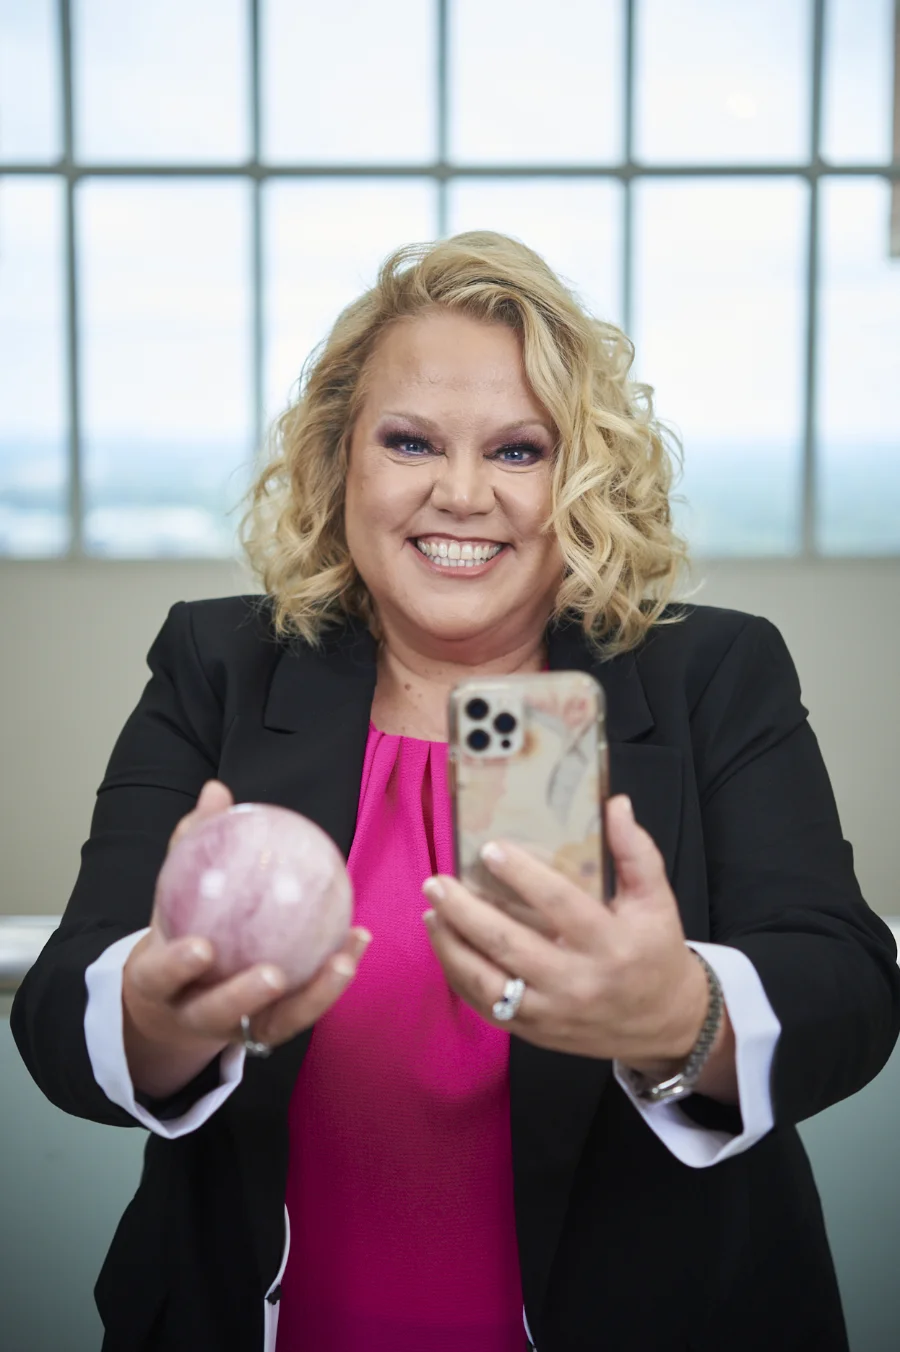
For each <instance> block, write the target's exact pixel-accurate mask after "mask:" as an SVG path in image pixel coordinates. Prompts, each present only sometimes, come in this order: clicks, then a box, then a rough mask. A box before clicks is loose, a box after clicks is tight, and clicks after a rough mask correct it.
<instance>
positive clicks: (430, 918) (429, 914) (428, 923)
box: [422, 911, 437, 929]
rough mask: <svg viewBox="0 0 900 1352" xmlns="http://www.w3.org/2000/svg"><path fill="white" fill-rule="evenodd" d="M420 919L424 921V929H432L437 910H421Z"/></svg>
mask: <svg viewBox="0 0 900 1352" xmlns="http://www.w3.org/2000/svg"><path fill="white" fill-rule="evenodd" d="M422 919H423V920H424V921H425V927H426V929H432V928H433V926H434V922H435V920H437V911H423V912H422Z"/></svg>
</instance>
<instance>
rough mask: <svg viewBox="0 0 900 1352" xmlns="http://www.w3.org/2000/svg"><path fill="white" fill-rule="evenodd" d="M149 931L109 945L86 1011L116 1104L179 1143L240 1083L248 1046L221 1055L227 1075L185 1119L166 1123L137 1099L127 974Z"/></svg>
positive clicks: (94, 1063) (90, 977)
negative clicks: (127, 1025) (126, 1016)
mask: <svg viewBox="0 0 900 1352" xmlns="http://www.w3.org/2000/svg"><path fill="white" fill-rule="evenodd" d="M146 933H147V930H146V929H142V930H138V931H137V932H136V933H134V934H128V935H126V936H125V938H124V939H117V940H116V942H115V943H112V944H110V946H109V948H107V949H104V951H103V952H102V953H101V954H100V957H99V958H97V960H96V962H92V963H91V965H90V967H89V968H88V969H87V971H86V972H85V976H84V980H85V985H86V987H87V997H88V998H87V1008H86V1009H85V1013H84V1038H85V1042H86V1043H87V1051H88V1056H89V1057H90V1062H91V1069H92V1070H93V1072H94V1079H95V1080H96V1081H97V1083H98V1084H99V1086H100V1088H101V1089H102V1090H103V1092H104V1094H105V1095H106V1097H107V1098H108V1099H110V1100H111V1101H112V1102H113V1103H115V1104H118V1106H119V1107H120V1108H124V1109H125V1111H126V1112H127V1113H130V1114H131V1116H132V1117H133V1118H135V1119H136V1120H137V1121H138V1122H140V1124H141V1126H143V1127H146V1128H147V1130H148V1131H152V1132H153V1133H154V1134H155V1135H157V1136H163V1137H165V1138H166V1140H169V1141H173V1140H175V1138H176V1137H178V1136H186V1135H187V1133H188V1132H190V1131H196V1130H197V1128H198V1127H200V1126H202V1125H203V1123H204V1122H205V1121H207V1119H208V1118H210V1117H212V1115H213V1113H214V1112H215V1111H216V1109H217V1108H219V1107H220V1106H221V1105H222V1104H223V1103H224V1102H225V1100H226V1099H227V1098H228V1096H229V1094H231V1093H233V1092H234V1090H235V1089H236V1088H237V1086H238V1085H239V1084H240V1082H241V1079H242V1077H243V1073H244V1057H245V1056H246V1052H245V1051H244V1049H243V1047H240V1046H233V1047H227V1048H226V1049H225V1051H224V1052H222V1055H221V1057H220V1058H219V1065H220V1068H221V1079H220V1082H219V1084H218V1086H217V1087H216V1088H215V1089H213V1090H211V1091H210V1093H208V1094H204V1095H203V1097H202V1098H200V1099H198V1100H197V1102H196V1103H194V1104H192V1105H191V1107H190V1108H189V1109H188V1111H187V1112H186V1113H184V1114H182V1116H181V1117H173V1118H169V1119H167V1120H166V1121H165V1122H161V1121H160V1120H159V1118H157V1117H154V1116H153V1114H152V1113H150V1112H148V1111H147V1109H146V1108H144V1107H142V1106H141V1104H139V1103H138V1102H137V1101H136V1100H135V1096H134V1085H133V1084H132V1083H131V1075H130V1073H129V1070H128V1061H127V1058H126V1056H125V1042H124V1034H123V1028H122V972H123V970H124V967H125V963H126V961H127V959H128V955H129V954H130V952H131V950H132V949H133V948H134V946H135V944H136V943H137V942H138V940H139V939H141V938H143V936H144V935H145V934H146Z"/></svg>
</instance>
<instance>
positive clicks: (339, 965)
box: [331, 953, 356, 981]
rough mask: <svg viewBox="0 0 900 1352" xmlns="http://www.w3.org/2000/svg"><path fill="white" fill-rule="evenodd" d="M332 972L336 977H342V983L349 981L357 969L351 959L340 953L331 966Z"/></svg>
mask: <svg viewBox="0 0 900 1352" xmlns="http://www.w3.org/2000/svg"><path fill="white" fill-rule="evenodd" d="M331 970H332V971H333V972H334V974H335V976H337V977H340V979H341V980H342V981H349V979H350V977H351V976H352V975H353V973H354V972H355V971H356V967H355V965H354V963H353V961H352V959H351V958H348V957H346V956H345V955H344V954H343V953H339V954H338V956H337V957H336V958H335V960H334V962H333V963H332V964H331Z"/></svg>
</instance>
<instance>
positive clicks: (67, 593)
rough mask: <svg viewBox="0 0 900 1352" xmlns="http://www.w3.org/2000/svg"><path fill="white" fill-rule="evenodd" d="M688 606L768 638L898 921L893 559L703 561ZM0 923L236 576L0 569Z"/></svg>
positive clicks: (63, 853)
mask: <svg viewBox="0 0 900 1352" xmlns="http://www.w3.org/2000/svg"><path fill="white" fill-rule="evenodd" d="M697 572H698V578H699V580H700V581H701V582H702V586H701V590H700V591H699V593H698V594H697V595H696V597H695V599H696V600H698V601H702V602H704V603H707V604H710V605H723V606H733V607H736V608H737V609H742V610H748V611H751V612H753V613H755V614H761V615H767V616H768V617H769V618H770V619H772V620H773V621H774V622H775V623H776V624H777V625H778V626H779V627H780V628H781V630H782V632H783V633H784V635H785V637H786V639H787V641H788V644H789V646H790V648H791V651H792V653H793V655H794V659H795V661H796V663H797V667H798V669H799V672H800V677H801V681H802V684H803V689H804V696H805V699H806V703H807V705H808V707H809V709H810V711H811V718H812V723H813V727H814V728H815V729H816V732H817V733H818V736H819V739H820V741H821V743H822V747H823V751H824V753H825V759H826V762H827V764H828V767H829V769H830V771H831V776H832V780H833V783H834V786H835V792H836V795H837V799H838V803H839V806H840V809H841V815H842V818H843V821H844V830H845V834H846V835H847V837H848V838H849V839H850V840H851V841H852V842H853V844H854V846H855V849H856V856H857V865H858V872H859V876H860V879H861V882H862V884H863V889H864V892H865V894H866V896H867V898H868V900H869V901H870V903H871V905H872V906H873V907H874V908H875V909H876V910H878V911H880V912H882V913H883V914H887V915H890V914H897V913H900V897H898V893H897V885H896V875H897V872H898V870H897V848H896V840H897V830H896V803H897V792H896V788H895V773H896V767H897V766H898V764H900V717H898V711H897V700H898V695H900V624H898V617H900V560H884V561H871V562H861V561H859V562H858V561H853V562H846V563H838V562H827V563H826V562H820V563H815V564H812V563H800V562H790V561H778V562H771V563H769V562H766V563H762V562H760V563H747V562H741V563H714V564H709V565H706V566H704V567H703V568H698V570H697ZM0 579H2V581H0V634H2V636H3V641H2V645H0V764H2V766H3V774H2V777H0V859H2V861H3V867H2V873H0V914H3V913H6V914H16V913H32V914H41V913H48V914H57V913H59V912H61V911H62V910H63V908H64V907H65V904H66V901H67V899H68V895H69V891H70V890H71V886H72V883H73V881H74V877H75V873H76V871H77V867H78V851H79V849H80V846H81V843H82V841H83V839H84V837H85V835H86V834H87V830H88V826H89V822H90V814H91V808H92V805H93V798H94V792H95V790H96V786H97V784H98V783H99V781H100V779H101V777H102V774H103V770H104V766H105V764H106V759H107V756H108V754H109V751H110V749H111V746H112V743H113V741H114V739H115V737H116V734H117V732H118V730H119V728H120V727H121V724H122V722H123V721H124V719H125V717H126V716H127V714H128V712H129V711H130V709H131V708H132V707H133V705H134V703H135V701H136V700H137V698H138V695H139V694H140V691H141V689H142V687H143V684H144V681H145V680H146V675H147V671H146V666H145V664H144V658H145V654H146V651H147V648H148V647H149V645H150V642H151V641H152V639H153V636H154V634H155V633H156V631H157V630H158V628H159V626H160V625H161V623H162V621H163V619H164V618H165V614H166V611H167V609H168V607H169V606H170V605H171V604H172V602H174V601H177V600H182V599H193V598H196V597H202V596H222V595H227V594H229V593H233V592H237V591H247V590H251V589H252V585H251V583H250V582H249V580H248V579H247V577H246V575H245V574H243V573H242V571H241V570H240V568H239V567H238V565H237V564H232V563H207V562H196V563H193V562H184V561H178V562H153V563H115V564H110V563H102V562H99V561H91V562H84V563H79V564H70V563H66V564H55V563H21V564H18V563H6V564H3V565H2V571H0Z"/></svg>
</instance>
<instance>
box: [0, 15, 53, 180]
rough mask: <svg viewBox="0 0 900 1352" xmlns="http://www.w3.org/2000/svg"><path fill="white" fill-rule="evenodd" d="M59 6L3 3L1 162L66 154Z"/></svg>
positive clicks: (1, 22) (0, 19)
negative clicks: (63, 150) (60, 74)
mask: <svg viewBox="0 0 900 1352" xmlns="http://www.w3.org/2000/svg"><path fill="white" fill-rule="evenodd" d="M56 9H57V7H56V0H0V34H2V39H0V162H5V163H7V164H15V163H22V162H23V161H24V162H28V161H42V160H54V159H57V158H58V157H59V156H60V155H61V154H62V114H61V112H60V103H59V66H58V56H59V35H58V32H57V26H56Z"/></svg>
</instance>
